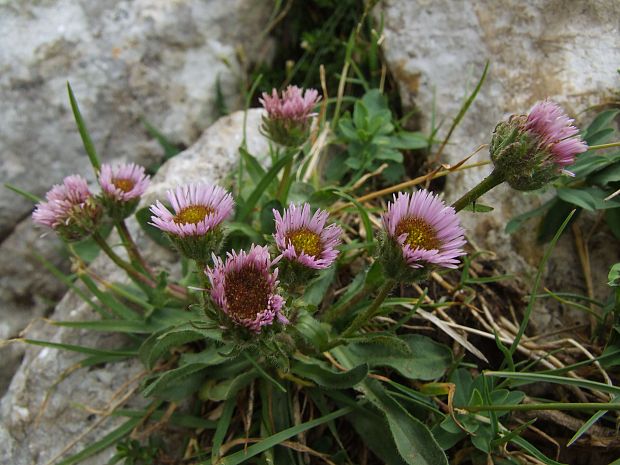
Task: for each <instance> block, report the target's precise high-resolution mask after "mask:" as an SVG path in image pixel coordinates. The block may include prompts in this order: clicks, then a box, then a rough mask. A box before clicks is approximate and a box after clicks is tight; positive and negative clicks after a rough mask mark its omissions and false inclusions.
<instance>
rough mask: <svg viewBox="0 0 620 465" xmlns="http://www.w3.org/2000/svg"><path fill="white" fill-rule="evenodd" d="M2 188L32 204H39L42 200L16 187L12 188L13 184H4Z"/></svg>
mask: <svg viewBox="0 0 620 465" xmlns="http://www.w3.org/2000/svg"><path fill="white" fill-rule="evenodd" d="M4 187H6V188H7V189H8V190H10V191H13V192H15V193H16V194H18V195H21V196H22V197H24V198H25V199H28V200H30V201H31V202H33V203H39V202H41V201H42V200H43V199H42V198H41V197H38V196H36V195H34V194H32V193H30V192H28V191H25V190H23V189H20V188H19V187H17V186H14V185H13V184H9V183H8V182H7V183H5V184H4Z"/></svg>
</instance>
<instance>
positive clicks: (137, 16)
mask: <svg viewBox="0 0 620 465" xmlns="http://www.w3.org/2000/svg"><path fill="white" fill-rule="evenodd" d="M271 8H272V6H271V2H269V1H267V0H258V1H247V0H231V1H226V2H223V1H217V0H211V1H204V0H175V1H173V2H172V1H170V2H167V1H160V0H136V1H119V0H106V1H89V2H86V1H80V2H77V1H74V0H47V1H44V2H43V1H34V0H30V1H15V0H9V1H3V2H0V31H2V47H0V71H1V72H0V127H1V128H2V131H1V132H0V185H3V184H4V183H11V184H14V185H17V186H19V187H22V188H24V189H27V190H29V191H31V192H33V193H35V194H38V195H40V196H42V195H43V194H44V193H45V192H46V191H47V190H48V189H49V188H50V187H51V185H52V184H54V183H58V182H60V181H61V180H62V178H63V177H64V176H67V175H69V174H71V173H75V172H78V173H82V174H84V175H87V176H88V177H89V179H90V180H91V181H92V180H93V179H92V170H91V168H90V165H89V162H88V158H87V157H86V156H85V154H84V149H83V147H82V143H81V140H80V137H79V134H78V132H77V129H76V127H75V123H74V121H73V116H72V113H71V110H70V106H69V101H68V97H67V90H66V83H67V81H70V82H71V84H72V86H73V90H74V92H75V94H76V96H77V98H78V101H79V104H80V108H81V111H82V114H83V116H84V118H85V120H86V122H87V125H88V128H89V131H90V133H91V135H92V138H93V141H94V144H95V146H96V148H97V150H98V153H99V155H100V156H101V158H102V159H104V160H108V161H110V160H113V159H124V160H133V161H137V162H140V163H143V164H150V163H152V162H155V161H158V160H159V159H160V157H161V155H162V150H161V148H160V146H159V144H158V143H157V142H155V141H154V140H153V137H152V136H150V135H149V134H148V133H147V131H146V130H145V128H144V125H143V124H142V121H141V118H143V117H144V118H145V119H147V120H148V121H149V122H150V123H151V124H152V125H153V126H154V127H155V128H157V129H158V130H159V131H161V132H162V133H163V134H165V135H166V136H167V137H169V138H170V139H171V140H172V141H173V142H175V143H178V144H184V145H189V144H191V143H193V142H194V141H195V140H196V139H197V138H198V136H199V135H200V134H201V133H202V132H203V130H204V128H206V127H207V126H208V125H209V124H210V123H211V122H213V120H214V119H215V118H216V117H217V115H218V109H217V102H216V99H217V85H218V83H219V86H220V90H221V92H222V96H223V101H224V102H223V103H224V104H225V105H226V106H227V107H228V108H232V109H234V108H238V107H239V105H240V103H241V102H240V99H239V97H238V96H239V87H240V85H241V77H242V75H243V72H244V69H243V67H244V65H245V64H246V63H241V62H240V60H239V59H238V58H237V57H238V56H240V55H243V56H246V57H256V56H257V54H259V55H260V54H261V53H263V52H265V53H267V52H269V50H270V48H269V46H268V43H267V42H265V40H264V35H263V30H264V24H265V23H266V21H267V19H268V17H269V14H270V12H271ZM31 210H32V204H31V202H29V201H27V200H25V199H23V198H21V197H20V196H18V195H16V194H15V193H13V192H11V191H9V190H7V189H0V321H1V323H0V338H7V337H14V336H16V335H17V334H18V332H19V331H20V330H21V329H22V328H23V327H24V326H25V324H26V323H27V322H28V321H30V319H31V318H33V317H35V316H40V315H42V314H43V312H44V311H46V310H49V308H50V303H51V302H52V301H57V298H58V297H59V293H62V292H63V289H64V287H63V286H62V285H61V284H60V283H59V282H58V281H56V280H55V279H53V278H51V277H50V275H49V274H48V273H47V272H45V271H44V270H43V269H42V268H41V266H40V265H38V264H37V262H36V261H35V260H34V259H33V258H32V257H31V256H30V252H31V251H32V250H35V251H39V252H40V253H41V254H42V255H43V256H45V257H46V258H47V259H48V260H51V261H52V262H54V263H55V264H56V265H60V264H61V263H62V260H61V256H60V255H58V253H57V250H58V249H59V247H58V244H57V243H56V242H55V241H54V239H51V240H49V239H45V240H40V239H38V236H39V235H40V231H39V230H32V228H31V227H30V225H31V221H30V219H29V218H28V216H29V215H30V212H31ZM23 218H26V219H24V220H23V221H22V222H21V223H19V226H17V224H18V222H19V221H20V220H22V219H23ZM40 246H43V248H41V247H40ZM64 266H65V267H66V266H67V265H66V264H65V265H64ZM19 355H20V350H19V349H14V348H12V349H5V350H2V349H0V358H1V359H2V361H3V363H2V364H0V365H1V366H0V394H1V393H2V392H4V385H5V384H6V383H7V382H8V380H10V376H11V374H12V373H13V366H14V363H15V362H16V361H18V360H19Z"/></svg>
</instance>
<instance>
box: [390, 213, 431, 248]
mask: <svg viewBox="0 0 620 465" xmlns="http://www.w3.org/2000/svg"><path fill="white" fill-rule="evenodd" d="M401 234H407V238H406V239H405V244H407V245H409V247H411V249H418V248H419V249H424V250H432V249H439V247H440V246H441V241H440V240H439V239H437V232H436V231H435V229H434V228H433V227H432V226H431V225H430V224H428V223H427V222H426V221H425V220H423V219H422V218H414V217H408V218H403V219H402V220H401V221H400V223H398V225H397V226H396V237H398V236H400V235H401Z"/></svg>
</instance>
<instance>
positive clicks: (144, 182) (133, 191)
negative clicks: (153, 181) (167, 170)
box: [99, 163, 150, 202]
mask: <svg viewBox="0 0 620 465" xmlns="http://www.w3.org/2000/svg"><path fill="white" fill-rule="evenodd" d="M149 179H150V178H149V176H148V175H146V174H145V172H144V167H142V166H140V165H136V164H135V163H126V164H122V165H117V166H114V167H112V165H108V164H107V163H104V164H103V165H101V171H100V172H99V184H101V189H102V190H103V193H104V194H105V195H106V196H108V197H110V198H113V199H115V200H118V201H121V202H129V201H130V200H134V199H137V198H139V197H140V196H141V195H142V194H144V191H146V188H147V187H149V182H150V181H149Z"/></svg>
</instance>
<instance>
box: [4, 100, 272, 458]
mask: <svg viewBox="0 0 620 465" xmlns="http://www.w3.org/2000/svg"><path fill="white" fill-rule="evenodd" d="M260 119H261V111H260V110H250V111H249V112H248V114H247V129H246V136H247V137H246V143H247V148H248V150H249V151H250V153H253V154H255V155H257V156H259V157H261V158H264V157H265V156H266V155H267V153H268V147H269V145H268V141H267V140H266V139H265V138H264V137H263V136H262V135H261V134H260V132H259V129H258V128H259V126H260ZM243 121H244V115H243V113H242V112H237V113H233V114H232V115H230V116H227V117H224V118H222V119H220V120H218V121H217V122H216V123H215V124H214V125H212V126H211V127H210V128H209V129H207V131H205V133H204V134H203V135H202V136H201V137H200V139H199V140H198V141H197V142H196V144H194V145H193V146H191V147H190V148H188V149H187V150H185V151H184V152H182V153H181V154H179V155H177V156H176V157H175V158H173V159H171V160H170V161H168V162H167V163H166V164H165V165H164V166H162V168H161V169H160V171H159V172H158V173H157V175H156V176H155V177H154V179H153V182H152V184H151V186H150V188H149V190H148V191H147V193H146V194H145V197H144V199H143V201H142V205H143V206H147V205H149V204H150V203H151V202H152V201H153V200H155V199H159V198H162V199H163V198H164V196H165V191H166V190H167V189H169V188H171V187H174V186H176V185H179V184H182V183H188V182H198V181H203V182H207V183H224V177H225V176H226V175H227V174H228V173H229V172H231V170H232V169H233V167H234V165H235V163H236V160H237V157H238V151H237V149H238V147H239V144H240V142H241V138H242V134H243ZM129 226H130V229H131V230H132V231H133V233H134V235H135V237H136V240H137V242H138V243H139V244H140V247H141V250H143V251H144V253H145V256H146V257H147V259H148V260H149V261H150V262H151V264H152V265H154V266H156V267H158V268H161V269H167V270H171V271H172V272H173V273H174V272H175V270H177V269H178V258H177V257H176V255H175V254H173V253H171V252H170V251H168V250H164V249H162V248H160V247H158V246H156V245H155V244H154V243H152V242H150V241H149V240H148V239H147V238H146V237H145V235H144V234H143V233H142V232H141V230H140V228H139V226H138V225H137V223H135V222H133V221H132V222H131V223H130V225H129ZM114 241H115V240H114V238H111V239H110V243H114ZM119 252H120V251H119ZM93 269H94V270H96V272H97V273H98V274H100V275H101V276H104V277H105V278H107V279H109V280H111V281H116V282H123V281H125V279H126V278H125V276H124V275H123V273H121V272H119V271H118V270H117V269H116V268H115V267H114V266H113V265H112V263H111V262H110V261H109V260H107V258H106V257H105V256H102V257H99V258H97V259H96V261H95V262H94V264H93ZM97 318H98V315H97V314H96V313H95V312H94V311H93V310H92V309H91V308H90V306H88V305H87V304H85V303H84V302H83V301H82V300H80V298H79V297H78V296H76V295H75V294H74V293H73V292H69V293H68V294H67V295H66V296H65V297H64V298H63V299H62V301H61V302H60V303H59V304H58V306H57V307H56V309H55V311H54V313H53V315H52V316H51V319H53V320H89V319H97ZM26 336H27V337H28V338H30V339H38V340H46V341H53V342H58V343H67V344H77V345H85V346H88V347H97V348H109V349H113V348H121V347H123V344H126V343H127V341H126V340H125V339H124V338H122V337H119V336H118V335H110V334H107V333H99V332H90V331H83V330H74V329H70V328H64V327H54V326H51V325H49V324H46V323H45V322H43V321H38V322H36V323H34V324H33V325H32V326H31V328H30V329H29V330H28V331H27V334H26ZM81 358H82V355H79V354H75V353H71V352H66V351H57V350H53V349H50V348H40V347H32V346H29V347H27V348H26V350H25V355H24V360H23V362H22V365H21V366H20V368H19V370H18V371H17V373H16V374H15V376H14V378H13V380H12V382H11V385H10V387H9V390H8V391H7V393H6V394H5V396H4V397H3V398H2V401H1V402H0V418H1V420H0V444H2V447H0V463H3V464H4V463H6V464H11V465H33V464H34V465H43V464H46V463H48V462H49V461H50V460H51V459H52V458H54V457H55V456H56V455H57V454H59V453H60V452H61V451H63V450H64V449H65V448H66V447H67V446H69V445H70V444H71V443H72V441H74V440H76V439H77V440H78V441H77V443H76V444H75V447H73V448H71V450H70V452H69V453H75V452H77V451H78V450H79V449H80V448H82V447H84V445H88V444H91V443H92V442H93V441H95V440H97V439H99V438H101V437H102V436H104V435H105V434H106V433H108V432H110V431H111V430H112V429H114V428H116V427H118V426H119V425H121V424H122V423H123V421H126V419H123V418H119V417H108V418H106V419H105V420H103V421H102V422H101V423H100V424H98V422H99V421H100V419H101V418H103V417H102V416H101V415H100V412H101V411H105V410H106V409H107V408H108V407H109V406H110V405H111V404H112V403H114V402H116V401H118V400H119V399H120V398H122V396H123V395H125V394H126V393H129V392H130V390H131V389H132V388H134V387H135V386H136V383H137V380H138V378H139V377H140V374H141V373H142V371H143V367H142V366H141V364H140V362H138V361H137V360H127V361H124V362H121V363H116V364H105V365H96V366H93V367H90V368H87V369H81V370H78V371H75V372H73V371H71V370H72V367H74V366H75V364H76V363H77V362H78V361H79V360H80V359H81ZM65 375H67V376H66V378H64V379H63V376H65ZM56 383H57V384H56ZM48 392H49V393H50V397H49V399H48V401H47V404H46V405H45V407H43V406H44V399H45V396H46V394H47V393H48ZM130 403H131V404H130V405H133V406H136V405H137V406H140V405H144V401H143V400H142V399H140V397H139V396H133V397H131V400H130ZM37 417H38V418H37ZM95 424H98V426H97V427H96V428H94V429H93V430H92V431H90V430H89V428H90V427H91V426H92V425H95ZM82 433H86V434H85V435H84V436H83V437H82V436H81V435H82ZM113 453H114V450H113V449H110V448H108V449H106V450H104V451H102V452H101V453H99V454H98V455H97V456H95V457H92V458H90V459H89V460H87V461H85V462H83V463H85V464H88V465H103V464H105V463H107V461H108V460H109V458H110V457H111V456H112V454H113Z"/></svg>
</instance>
